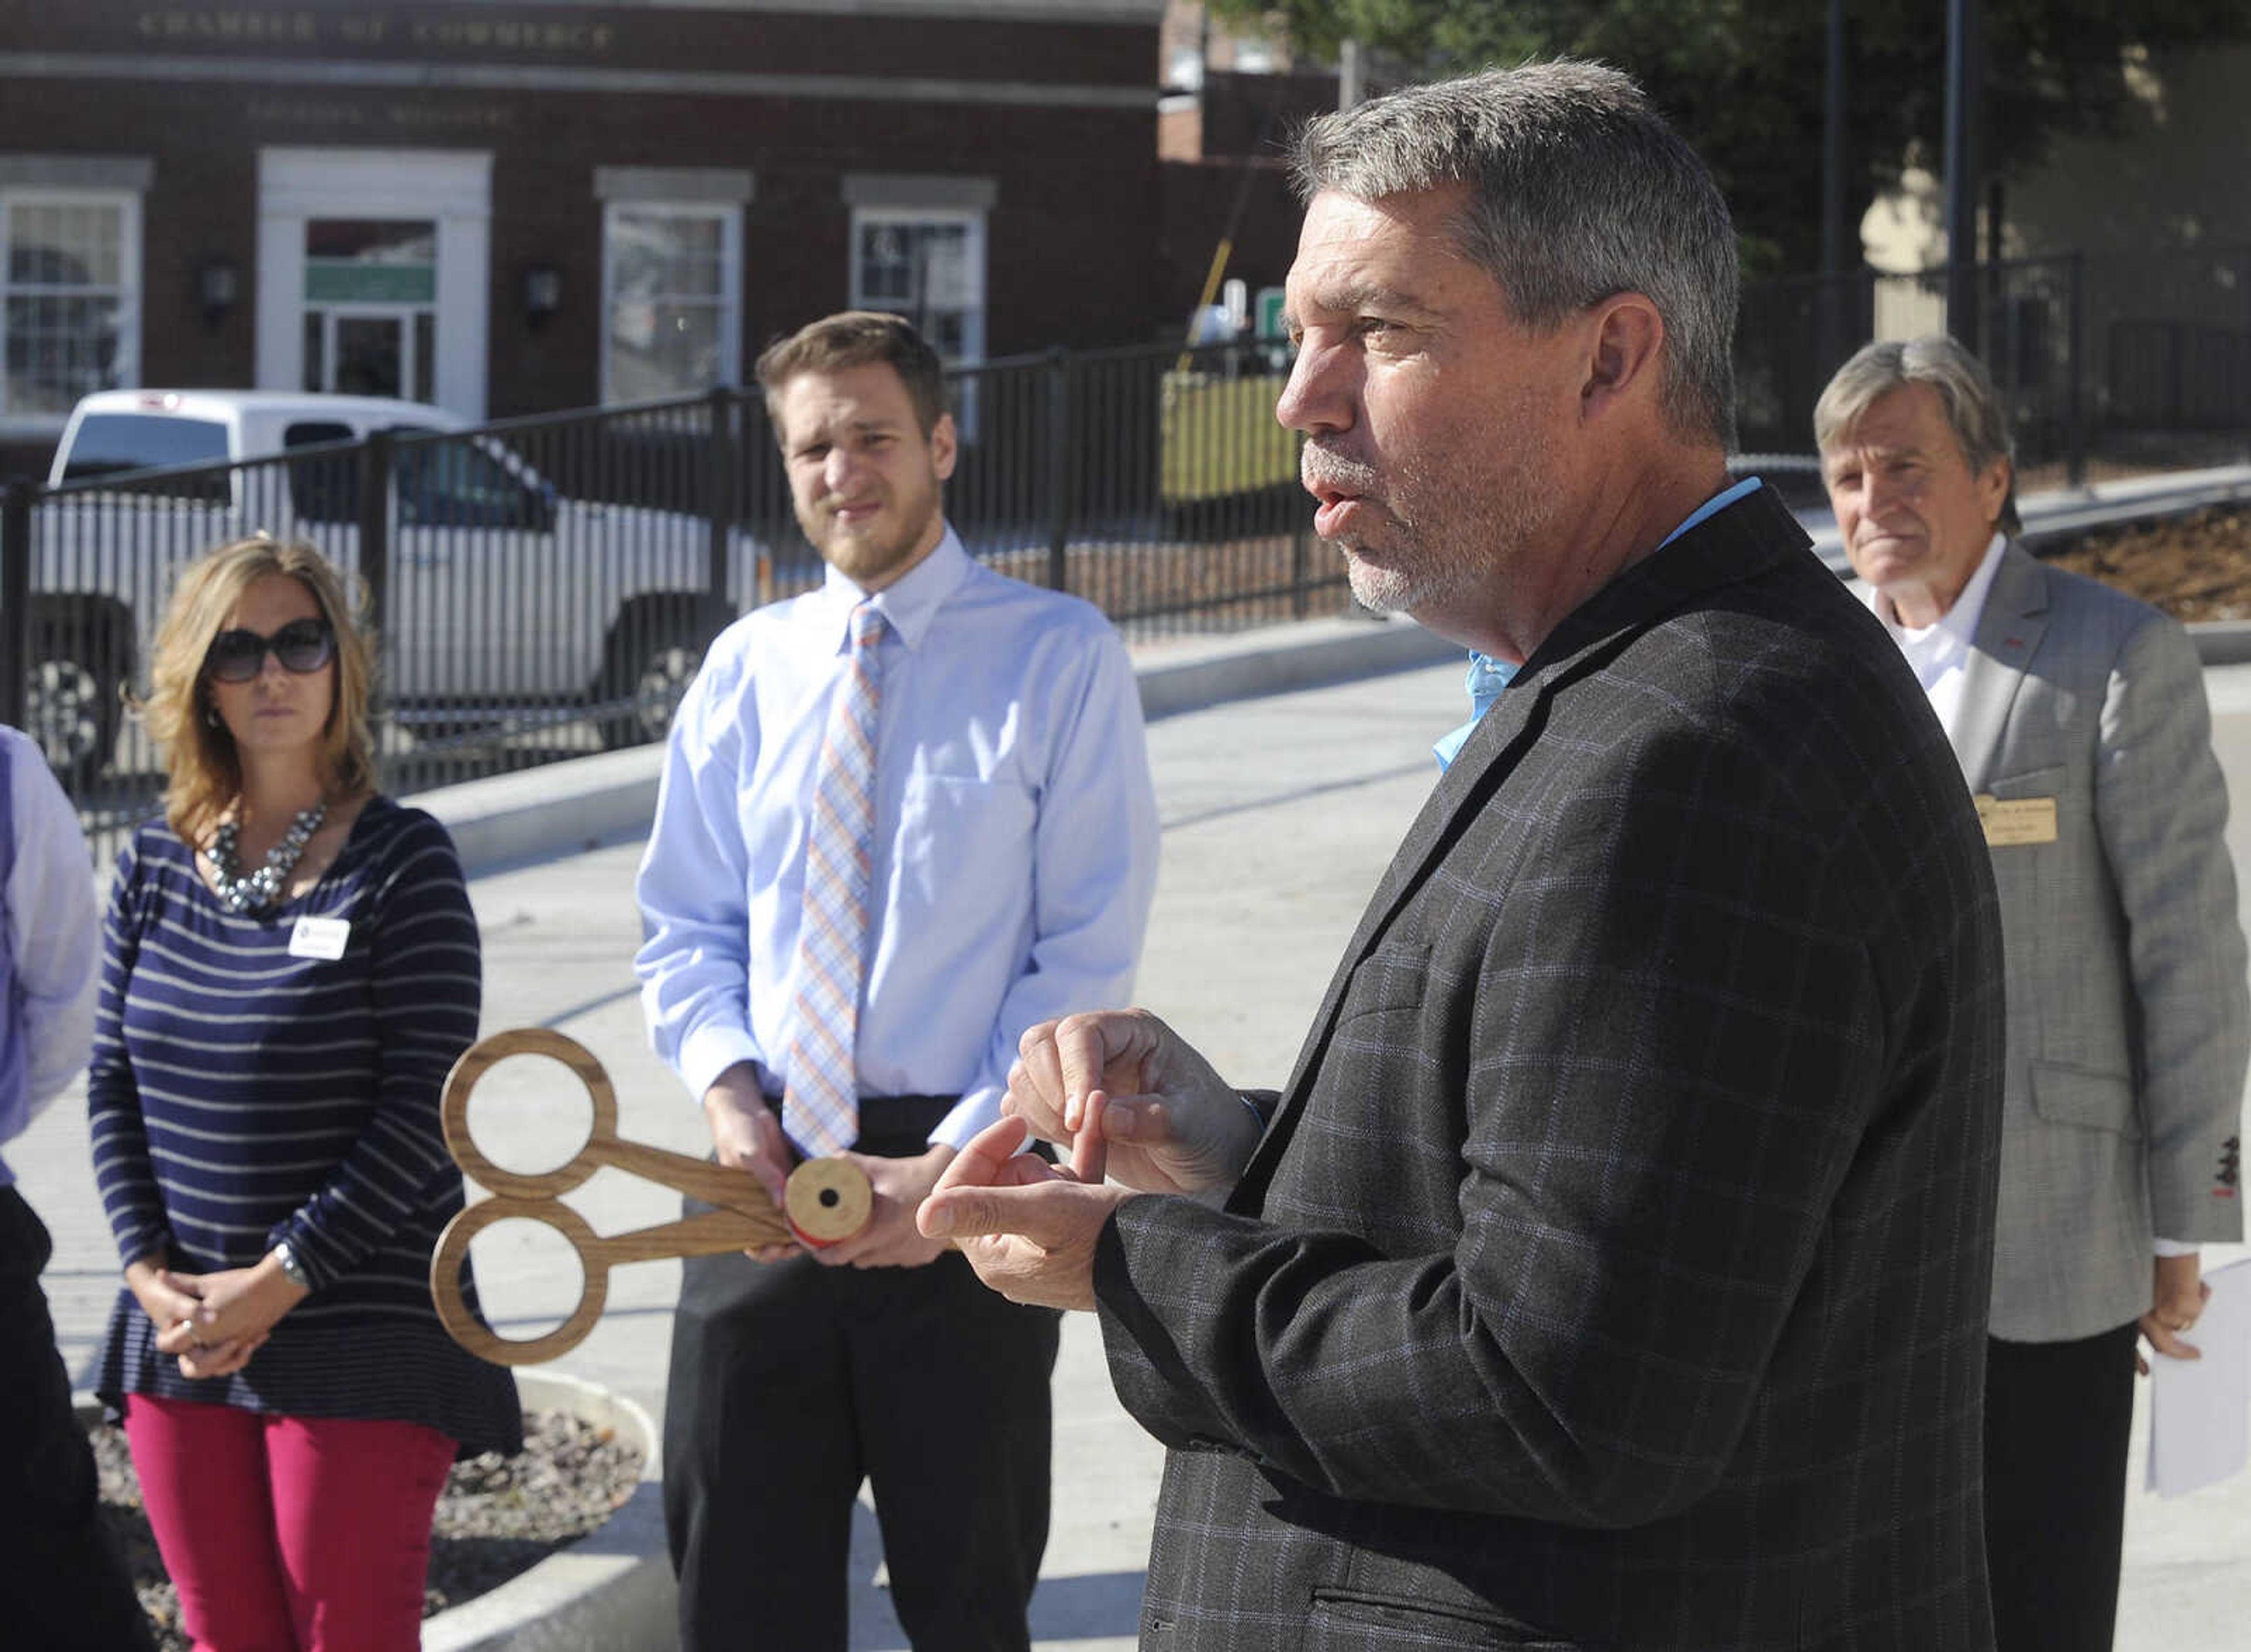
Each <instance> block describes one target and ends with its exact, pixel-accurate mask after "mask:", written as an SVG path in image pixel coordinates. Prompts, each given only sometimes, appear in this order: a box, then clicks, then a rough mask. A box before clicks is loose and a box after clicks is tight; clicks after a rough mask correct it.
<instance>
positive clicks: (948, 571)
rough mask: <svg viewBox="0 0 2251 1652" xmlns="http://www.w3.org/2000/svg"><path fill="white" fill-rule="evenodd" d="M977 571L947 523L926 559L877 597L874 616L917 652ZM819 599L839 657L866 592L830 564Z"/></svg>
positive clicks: (865, 598) (886, 587)
mask: <svg viewBox="0 0 2251 1652" xmlns="http://www.w3.org/2000/svg"><path fill="white" fill-rule="evenodd" d="M974 566H976V565H975V563H973V561H972V560H971V559H970V555H969V552H967V551H966V549H964V548H963V546H962V544H961V538H960V536H959V535H958V534H957V533H955V532H954V531H953V524H952V523H950V522H949V523H947V524H945V532H944V533H943V534H941V535H940V536H939V538H938V543H937V544H936V545H933V546H932V548H931V552H930V554H929V555H928V556H926V557H925V558H924V559H922V560H921V561H919V562H918V563H916V564H915V565H914V566H912V567H911V568H909V569H908V570H907V571H906V572H905V573H903V574H901V575H900V576H899V577H898V578H897V579H896V580H892V581H891V582H890V584H889V585H887V586H885V587H883V589H882V590H880V591H878V592H876V594H875V603H876V612H877V613H879V614H882V615H883V622H884V623H885V624H886V625H888V626H890V628H891V634H892V635H895V636H897V638H898V639H899V641H900V642H904V644H905V645H906V646H907V647H908V648H910V649H918V648H920V647H921V646H922V640H923V638H924V637H925V636H926V635H929V632H930V628H931V622H932V621H934V620H935V619H937V618H938V609H939V608H941V607H944V606H945V600H946V599H947V598H948V597H950V596H952V594H953V593H955V592H956V591H958V590H959V589H960V588H961V582H962V581H963V580H966V579H967V578H968V577H969V571H970V570H971V569H972V568H973V567H974ZM817 600H819V602H820V603H821V610H822V612H823V613H824V614H828V615H831V616H833V617H834V619H835V622H836V649H837V652H838V653H840V654H841V653H842V652H843V651H844V650H845V649H848V648H849V647H851V645H852V632H851V619H852V610H853V609H855V608H856V607H859V606H860V604H861V603H862V602H864V601H866V600H868V593H867V592H866V591H864V590H863V589H862V588H861V587H860V586H859V585H858V584H857V583H856V582H855V580H853V579H852V577H851V576H850V575H849V574H846V573H839V572H838V571H837V570H836V568H835V566H833V565H831V566H829V567H828V570H827V573H826V574H825V576H824V577H823V578H822V580H821V594H820V596H819V598H818V599H817Z"/></svg>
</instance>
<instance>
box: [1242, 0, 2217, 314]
mask: <svg viewBox="0 0 2251 1652" xmlns="http://www.w3.org/2000/svg"><path fill="white" fill-rule="evenodd" d="M1979 3H1981V4H1982V6H1983V15H1984V129H1983V135H1982V140H1981V141H1982V143H1983V154H1982V160H1983V163H1984V164H1983V166H1982V168H1981V171H1982V173H1983V175H1984V177H1985V178H1988V179H1990V178H1995V177H2006V176H2007V175H2008V174H2009V173H2010V172H2012V171H2013V170H2019V169H2021V168H2023V167H2026V166H2027V165H2028V164H2030V163H2034V162H2036V161H2038V160H2039V159H2040V158H2041V157H2042V156H2044V155H2045V154H2046V152H2047V147H2048V145H2049V144H2050V143H2051V142H2053V141H2054V139H2055V138H2056V137H2058V136H2060V135H2064V134H2067V133H2089V132H2092V133H2102V132H2104V131H2108V130H2109V129H2112V128H2114V127H2115V125H2116V121H2117V120H2118V117H2119V116H2120V115H2121V113H2122V112H2123V109H2124V108H2125V107H2126V102H2127V100H2128V98H2129V97H2130V96H2131V95H2132V94H2131V90H2130V79H2131V74H2132V66H2133V65H2134V64H2135V63H2136V62H2137V61H2141V60H2160V59H2162V57H2163V54H2164V53H2165V52H2170V51H2173V50H2176V49H2178V48H2181V47H2185V46H2193V45H2204V44H2207V43H2213V42H2220V41H2229V40H2236V39H2241V38H2251V0H1979ZM1211 10H1212V11H1213V13H1214V15H1215V16H1217V17H1227V18H1229V19H1231V20H1233V21H1236V22H1237V23H1257V22H1264V23H1265V24H1267V25H1268V26H1270V27H1271V28H1273V29H1274V30H1275V31H1278V33H1279V34H1281V35H1282V36H1283V37H1284V38H1286V39H1288V40H1289V41H1290V42H1291V44H1292V46H1293V47H1294V48H1296V49H1297V50H1299V52H1304V53H1306V54H1309V55H1312V56H1315V57H1319V58H1321V59H1325V60H1329V61H1333V60H1334V59H1335V57H1336V55H1337V52H1338V51H1339V48H1340V45H1341V43H1342V42H1343V41H1344V40H1345V39H1347V38H1353V39H1357V40H1359V41H1361V42H1362V43H1363V44H1364V45H1368V46H1369V47H1370V48H1372V49H1373V50H1374V51H1375V52H1377V53H1378V54H1380V57H1381V59H1384V60H1388V61H1389V63H1391V64H1396V65H1405V66H1409V67H1408V68H1407V69H1406V70H1405V71H1404V72H1403V78H1419V77H1420V76H1422V75H1425V74H1430V73H1446V72H1451V71H1453V70H1458V69H1464V68H1474V67H1478V66H1483V65H1486V64H1496V63H1501V64H1506V63H1516V62H1520V61H1521V60H1523V59H1526V58H1527V57H1550V56H1556V55H1568V56H1572V57H1592V58H1600V59H1603V60H1604V61H1606V62H1610V63H1612V64H1615V65H1617V66H1618V67H1620V68H1623V69H1625V70H1627V71H1629V72H1630V73H1632V74H1633V75H1635V76H1636V77H1637V78H1638V80H1640V81H1641V83H1642V84H1643V85H1644V86H1645V87H1647V88H1648V90H1649V93H1650V94H1651V96H1652V97H1653V98H1654V99H1655V100H1656V101H1657V103H1658V105H1659V107H1660V108H1663V109H1664V110H1665V111H1666V114H1667V115H1669V116H1670V117H1671V118H1672V119H1673V121H1674V123H1675V124H1676V125H1677V126H1678V127H1679V128H1680V130H1681V132H1682V133H1683V135H1686V136H1687V139H1688V140H1689V142H1692V143H1693V144H1694V145H1695V147H1696V149H1697V151H1698V153H1700V155H1702V156H1704V158H1705V160H1706V162H1707V163H1708V164H1709V165H1710V166H1711V167H1712V170H1713V171H1714V174H1715V175H1716V176H1717V177H1718V179H1719V182H1720V185H1721V189H1722V190H1724V191H1726V193H1727V197H1728V202H1729V204H1730V205H1731V206H1732V207H1733V208H1734V210H1735V219H1736V223H1737V226H1738V227H1739V229H1740V230H1741V231H1742V237H1743V245H1744V253H1745V265H1746V268H1747V270H1749V271H1750V272H1753V273H1772V272H1776V271H1786V270H1799V269H1811V268H1812V267H1814V266H1815V264H1816V263H1817V261H1818V255H1819V248H1820V245H1821V224H1820V214H1821V206H1820V202H1821V142H1822V123H1823V116H1824V103H1825V96H1826V93H1825V63H1826V60H1827V50H1828V46H1827V41H1828V32H1827V31H1828V16H1829V5H1828V0H1280V3H1279V4H1278V5H1274V4H1270V3H1266V0H1213V3H1212V5H1211ZM1945 18H1946V13H1945V8H1944V7H1943V6H1942V5H1940V4H1938V3H1936V0H1849V3H1848V4H1847V6H1846V54H1847V55H1846V62H1847V65H1848V67H1847V71H1846V77H1847V83H1846V104H1847V107H1848V108H1849V111H1850V114H1849V119H1848V121H1847V122H1846V134H1847V138H1846V150H1847V160H1846V177H1847V180H1848V182H1847V200H1846V213H1847V217H1846V222H1847V223H1848V224H1857V223H1858V222H1859V221H1860V215H1861V213H1862V212H1864V211H1865V210H1866V208H1867V205H1868V204H1869V203H1870V202H1871V201H1872V200H1873V199H1874V198H1875V196H1876V195H1877V194H1878V193H1880V191H1883V190H1885V189H1887V188H1888V187H1890V186H1891V185H1892V184H1894V183H1896V182H1897V181H1898V178H1899V176H1900V173H1901V170H1902V169H1903V168H1904V167H1906V166H1908V165H1909V164H1914V163H1922V164H1924V165H1928V166H1929V167H1931V168H1932V169H1933V170H1937V167H1938V165H1939V163H1940V155H1941V148H1942V135H1943V124H1944V119H1945V97H1944V89H1945V65H1946V21H1945ZM1848 245H1849V242H1848Z"/></svg>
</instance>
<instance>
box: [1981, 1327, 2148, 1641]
mask: <svg viewBox="0 0 2251 1652" xmlns="http://www.w3.org/2000/svg"><path fill="white" fill-rule="evenodd" d="M2135 1336H2136V1330H2135V1327H2133V1326H2131V1325H2123V1326H2121V1327H2119V1328H2118V1329H2116V1330H2112V1331H2104V1332H2103V1333H2102V1335H2101V1336H2088V1337H2084V1338H2081V1340H2079V1341H2076V1342H2068V1343H2006V1342H2003V1341H2001V1340H2000V1339H1999V1338H1998V1337H1995V1338H1991V1339H1989V1341H1988V1343H1987V1346H1986V1350H1985V1551H1986V1561H1987V1565H1989V1567H1990V1568H1991V1576H1992V1580H1993V1638H1994V1644H1995V1646H1996V1648H1997V1649H1998V1652H2110V1643H2111V1636H2112V1633H2113V1631H2114V1629H2115V1628H2116V1623H2117V1617H2118V1559H2119V1549H2120V1545H2121V1544H2122V1543H2123V1539H2124V1536H2125V1524H2126V1441H2127V1436H2128V1435H2129V1434H2130V1433H2131V1432H2132V1429H2133V1423H2134V1339H2135Z"/></svg>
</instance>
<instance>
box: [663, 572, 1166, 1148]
mask: <svg viewBox="0 0 2251 1652" xmlns="http://www.w3.org/2000/svg"><path fill="white" fill-rule="evenodd" d="M864 595H865V593H863V592H862V590H861V589H860V587H858V586H856V585H855V584H853V583H852V581H851V580H848V579H846V578H845V577H844V576H843V575H842V574H840V573H837V572H836V571H835V569H833V568H832V569H830V570H829V572H828V579H827V580H826V582H825V583H824V584H823V585H822V586H821V588H820V589H818V590H816V591H811V592H807V593H806V594H805V595H803V596H800V597H797V598H794V599H793V600H788V601H786V602H778V603H775V604H773V605H772V606H770V607H764V608H760V609H758V610H757V611H756V612H754V613H752V614H748V615H746V616H745V617H744V618H743V619H741V620H739V621H737V622H736V623H735V624H734V625H732V626H731V627H730V628H728V629H727V630H726V631H725V632H724V633H723V634H722V635H720V637H719V638H718V640H717V642H714V643H712V645H711V648H710V652H709V653H708V654H707V655H706V656H704V661H703V670H702V671H701V672H700V673H699V674H698V676H697V677H696V681H695V683H694V684H692V685H691V686H690V687H689V691H688V695H687V698H685V700H683V701H682V705H681V708H680V715H679V718H678V719H677V721H676V722H675V725H674V727H673V731H672V736H671V739H670V742H669V745H668V748H667V751H666V753H665V764H664V780H663V785H662V788H661V792H660V794H659V797H658V802H657V810H656V821H655V827H654V829H653V830H652V831H651V833H650V836H649V841H648V852H647V854H646V855H645V856H644V857H643V858H642V861H641V875H640V879H639V882H638V884H637V885H636V890H635V892H636V894H637V895H638V897H639V899H640V902H641V917H642V925H643V933H644V935H645V937H646V940H645V941H644V943H643V945H642V947H641V952H640V954H638V955H637V956H636V958H635V959H634V968H635V969H636V971H637V972H638V974H639V975H640V976H641V983H642V988H641V1002H642V1007H643V1010H644V1011H645V1012H646V1014H647V1017H648V1024H649V1030H650V1036H651V1038H652V1040H653V1042H654V1043H655V1046H656V1050H657V1052H658V1053H659V1054H660V1055H661V1056H662V1057H663V1058H664V1059H666V1060H667V1061H668V1062H669V1063H670V1064H671V1065H672V1066H673V1068H674V1069H675V1071H676V1072H679V1074H680V1076H681V1078H682V1080H683V1082H685V1083H686V1085H687V1086H688V1088H689V1092H690V1093H693V1094H695V1095H696V1096H698V1097H701V1096H702V1095H703V1092H704V1091H705V1090H706V1089H707V1088H709V1087H710V1084H711V1081H712V1080H713V1079H717V1077H718V1076H719V1074H720V1073H722V1072H724V1071H725V1070H726V1069H727V1068H729V1067H731V1066H732V1065H735V1064H736V1063H737V1062H738V1061H749V1062H752V1063H755V1064H756V1065H757V1067H758V1072H759V1078H760V1082H761V1083H762V1084H763V1085H764V1086H765V1089H766V1092H767V1093H768V1094H770V1095H778V1094H779V1093H781V1090H782V1088H783V1086H784V1084H785V1082H786V1078H787V1073H786V1064H787V1060H788V1052H789V1048H790V1045H791V1042H792V1038H793V1034H794V1031H795V1027H794V1017H793V1010H792V1006H793V1003H794V1002H795V1000H796V996H797V962H796V960H797V936H798V925H799V920H800V912H801V908H802V906H803V902H804V888H805V851H806V836H807V825H808V823H809V820H810V816H811V807H812V797H813V789H814V780H815V778H816V774H817V770H818V767H819V763H820V756H821V737H822V733H823V731H824V730H825V729H826V727H827V725H828V710H829V704H830V702H831V700H832V699H833V698H835V694H836V692H837V689H838V686H839V684H840V683H841V682H842V678H843V676H844V673H845V671H846V670H847V668H848V663H849V659H848V650H849V627H848V619H849V616H850V614H851V612H852V609H853V608H854V607H855V606H857V605H858V604H859V603H860V601H861V600H862V599H863V597H864ZM874 600H875V604H876V607H877V608H878V609H879V610H880V611H881V612H882V614H883V618H884V620H885V621H886V622H887V630H886V632H885V635H884V636H883V642H882V643H881V645H880V647H881V649H882V663H881V672H880V677H881V691H880V692H881V709H880V711H879V713H878V729H877V734H876V844H875V865H874V872H873V878H872V882H871V885H870V888H871V897H870V906H871V910H870V913H869V935H868V962H867V973H866V975H865V979H864V982H863V984H862V992H863V999H862V1010H861V1013H860V1022H859V1035H858V1041H857V1045H856V1051H855V1059H856V1065H857V1067H858V1076H859V1093H860V1094H862V1095H863V1096H869V1095H959V1096H960V1097H961V1100H960V1102H959V1105H957V1106H956V1107H954V1108H953V1110H952V1112H951V1113H950V1114H948V1115H947V1116H946V1118H945V1121H944V1122H943V1123H942V1124H941V1125H940V1126H939V1127H938V1129H937V1130H935V1131H934V1132H933V1133H932V1136H931V1138H930V1139H931V1140H932V1142H944V1143H946V1144H948V1145H951V1146H953V1147H959V1146H960V1145H961V1144H962V1143H964V1142H966V1141H968V1139H969V1138H970V1137H971V1136H972V1135H974V1134H976V1132H977V1131H978V1130H980V1129H981V1128H983V1127H984V1126H985V1125H987V1124H989V1123H990V1122H992V1121H993V1120H994V1119H995V1118H996V1117H998V1116H999V1111H1000V1101H1001V1093H1002V1092H1003V1091H1004V1090H1005V1088H1006V1086H1007V1082H1008V1066H1009V1064H1010V1063H1011V1062H1012V1061H1014V1060H1015V1055H1016V1040H1017V1038H1018V1036H1019V1035H1020V1034H1022V1031H1024V1029H1025V1028H1027V1027H1029V1026H1030V1025H1032V1024H1034V1023H1035V1022H1040V1021H1044V1020H1047V1019H1049V1018H1050V1017H1056V1016H1061V1015H1065V1014H1068V1013H1069V1012H1070V1011H1072V1010H1095V1009H1107V1008H1112V1007H1114V1006H1117V1005H1120V1004H1123V1003H1125V1001H1126V996H1127V994H1128V993H1129V991H1130V990H1131V988H1132V978H1133V970H1134V966H1135V964H1136V962H1137V961H1138V959H1139V953H1140V947H1141V938H1142V934H1143V931H1144V929H1145V927H1146V924H1147V921H1148V915H1149V904H1150V899H1151V896H1152V895H1153V892H1154V888H1155V883H1156V869H1157V810H1156V799H1155V795H1154V792H1153V788H1152V787H1151V784H1150V780H1149V767H1148V757H1147V753H1146V748H1145V744H1144V740H1143V736H1142V729H1141V703H1140V697H1139V689H1138V687H1137V685H1136V684H1135V681H1134V677H1133V670H1132V663H1130V662H1129V661H1128V659H1127V658H1126V655H1125V647H1124V645H1123V644H1122V643H1121V642H1119V640H1118V635H1117V633H1116V632H1115V631H1113V630H1112V628H1111V626H1110V622H1109V621H1107V620H1106V619H1105V618H1104V617H1103V615H1102V614H1101V613H1100V611H1099V610H1098V609H1096V608H1095V607H1093V606H1092V605H1091V604H1089V603H1086V602H1083V601H1080V600H1078V599H1077V598H1075V597H1067V596H1063V595H1061V594H1059V593H1055V592H1051V591H1046V590H1042V589H1040V588H1038V587H1034V586H1029V585H1025V584H1022V583H1021V582H1019V581H1017V580H1011V579H1008V578H1007V577H1005V576H1003V575H1001V574H998V573H994V572H993V571H992V570H991V569H989V568H986V567H983V566H980V565H979V564H977V563H976V562H974V561H973V560H972V559H970V557H969V555H968V553H967V552H965V551H964V550H963V549H962V546H961V542H960V540H959V538H956V537H955V535H954V533H953V531H952V529H951V528H948V529H947V530H946V531H945V538H944V539H943V540H942V541H941V542H940V543H939V545H938V548H937V549H936V550H934V551H932V552H931V553H930V555H929V556H928V557H926V558H925V559H924V560H923V561H922V562H920V563H919V564H918V565H917V566H915V567H914V568H912V569H911V570H910V571H909V572H908V573H905V574H904V575H903V576H901V577H900V578H899V579H898V580H896V581H895V582H893V583H892V584H891V585H890V586H888V587H885V588H884V589H883V590H882V591H881V592H879V593H876V597H875V599H874Z"/></svg>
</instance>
